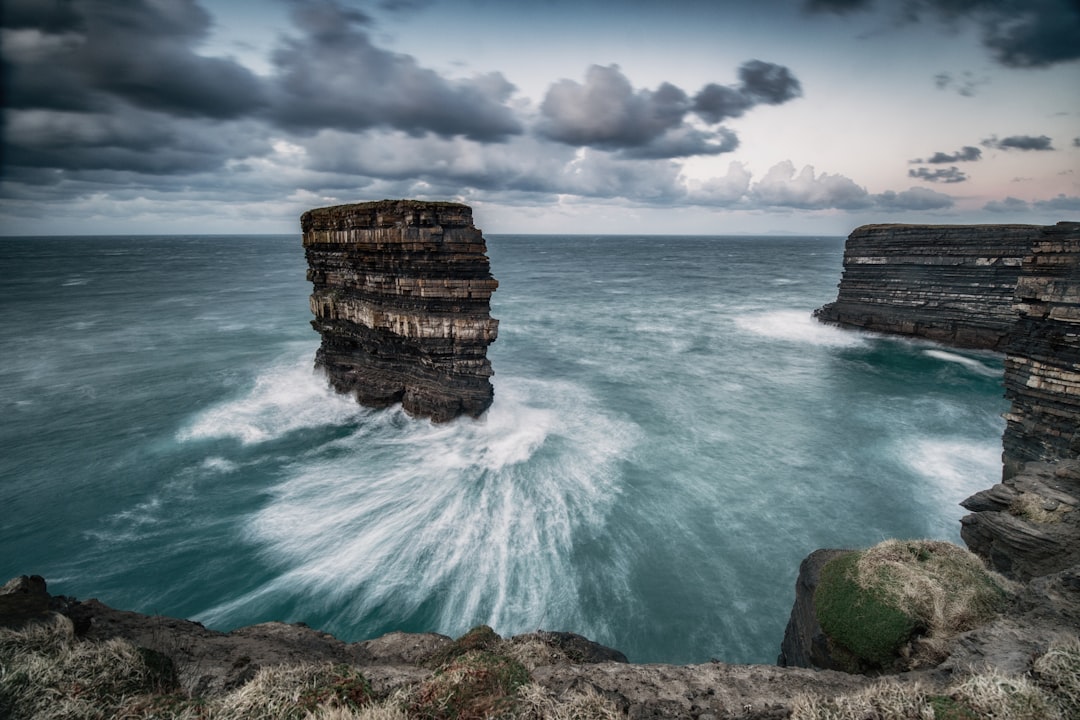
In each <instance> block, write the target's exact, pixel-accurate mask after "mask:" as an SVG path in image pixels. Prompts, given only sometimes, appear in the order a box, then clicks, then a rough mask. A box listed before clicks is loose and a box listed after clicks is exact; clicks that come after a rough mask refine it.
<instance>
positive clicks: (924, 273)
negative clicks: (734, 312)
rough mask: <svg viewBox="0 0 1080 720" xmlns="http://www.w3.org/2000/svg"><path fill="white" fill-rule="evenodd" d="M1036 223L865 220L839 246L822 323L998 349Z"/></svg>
mask: <svg viewBox="0 0 1080 720" xmlns="http://www.w3.org/2000/svg"><path fill="white" fill-rule="evenodd" d="M1041 232H1042V227H1040V226H1035V225H864V226H862V227H859V228H856V229H855V230H854V231H853V232H852V233H851V235H850V236H849V237H848V239H847V243H846V244H845V246H844V274H843V277H842V279H841V281H840V287H839V292H838V294H837V299H836V301H835V302H832V303H829V304H828V305H825V306H824V307H822V308H819V309H818V310H817V311H815V313H814V316H815V317H817V318H818V319H819V320H821V321H823V322H827V323H832V324H836V325H841V326H845V327H852V328H860V329H863V330H871V331H874V332H882V333H894V334H901V335H909V336H913V337H921V338H926V339H928V340H934V341H937V342H943V343H947V344H950V345H954V346H957V347H964V348H977V349H990V350H1002V349H1004V347H1005V344H1006V342H1007V338H1008V335H1009V332H1010V330H1011V329H1012V326H1013V324H1014V323H1015V321H1016V313H1015V311H1014V309H1013V292H1014V290H1015V288H1016V283H1017V278H1018V276H1019V274H1020V268H1021V264H1022V262H1023V259H1024V257H1025V256H1027V255H1028V254H1029V252H1030V249H1031V246H1032V243H1033V242H1034V241H1035V240H1036V238H1037V237H1038V236H1039V235H1040V233H1041Z"/></svg>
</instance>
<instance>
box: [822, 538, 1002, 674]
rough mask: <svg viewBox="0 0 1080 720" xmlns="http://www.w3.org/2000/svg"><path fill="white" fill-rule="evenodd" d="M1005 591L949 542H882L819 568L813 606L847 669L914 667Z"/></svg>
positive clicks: (997, 605) (980, 618)
mask: <svg viewBox="0 0 1080 720" xmlns="http://www.w3.org/2000/svg"><path fill="white" fill-rule="evenodd" d="M1008 587H1010V585H1009V583H1008V581H1007V580H1005V579H1004V578H1000V577H999V576H997V575H996V574H994V573H992V572H990V571H988V570H987V569H986V567H985V566H984V565H983V563H982V561H981V560H980V559H979V558H978V557H977V556H975V555H974V554H972V553H970V552H968V551H967V550H964V549H963V548H960V547H958V546H956V545H953V544H951V543H946V542H938V541H932V540H914V541H902V540H887V541H885V542H883V543H880V544H878V545H875V546H874V547H872V548H869V549H868V550H864V551H862V552H856V553H850V554H848V555H842V556H840V557H838V558H835V559H834V560H832V561H830V562H829V563H828V564H826V565H825V567H824V568H823V569H822V572H821V583H820V584H819V586H818V589H817V592H816V593H815V596H814V607H815V612H816V614H817V618H818V622H819V623H820V624H821V627H822V629H823V630H824V631H825V633H826V635H828V636H829V638H830V639H831V640H832V641H833V642H834V643H835V644H837V645H839V646H840V647H841V648H843V649H845V650H847V651H850V653H851V654H852V655H853V656H854V658H853V662H854V664H855V665H858V666H862V665H869V666H870V667H883V668H889V667H892V666H895V665H897V663H899V664H900V665H901V666H904V667H916V666H919V665H931V664H937V663H939V662H941V661H942V660H943V659H944V658H945V657H946V655H947V653H946V650H945V647H946V646H947V644H948V641H949V640H951V639H952V638H953V637H955V636H956V635H957V634H959V633H961V632H965V631H967V630H970V629H972V628H974V627H977V626H978V625H980V624H982V623H984V622H986V621H988V620H990V619H991V618H993V617H994V616H995V615H997V614H998V613H999V612H1000V611H1001V610H1002V609H1004V607H1005V605H1006V604H1007V601H1008V592H1007V588H1008ZM916 636H918V637H917V638H916Z"/></svg>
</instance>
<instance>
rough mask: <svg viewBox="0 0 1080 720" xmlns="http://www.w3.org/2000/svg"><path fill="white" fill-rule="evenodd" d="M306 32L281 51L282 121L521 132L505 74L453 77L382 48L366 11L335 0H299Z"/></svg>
mask: <svg viewBox="0 0 1080 720" xmlns="http://www.w3.org/2000/svg"><path fill="white" fill-rule="evenodd" d="M293 6H294V7H293V14H292V16H293V22H294V23H295V25H296V27H297V28H298V29H299V31H300V34H299V35H298V36H292V37H288V38H286V39H285V40H284V42H283V44H282V46H281V47H280V48H278V49H277V51H276V52H274V55H273V58H272V59H273V63H274V66H275V69H276V71H277V74H276V76H275V78H274V79H273V82H272V84H271V87H272V90H273V93H272V97H273V108H272V110H271V113H270V114H271V117H272V118H273V120H274V121H275V122H276V123H277V124H279V125H280V126H282V127H285V128H288V129H291V130H295V131H308V132H313V131H315V130H317V129H320V128H327V127H331V128H337V129H340V130H352V131H359V130H365V129H367V128H372V127H386V128H396V129H400V130H404V131H406V132H409V133H412V134H423V133H426V132H432V133H435V134H438V135H442V136H452V135H463V136H465V137H468V138H472V139H476V140H486V141H499V140H504V139H506V138H507V137H508V136H510V135H516V134H520V133H521V132H522V126H521V124H520V122H519V121H518V119H517V117H516V116H515V114H514V112H513V111H512V110H511V108H510V107H509V106H508V105H507V104H506V102H507V100H508V99H509V98H510V96H511V95H512V94H513V92H514V90H515V87H514V86H513V85H512V84H511V83H510V82H509V81H508V80H506V78H505V77H503V76H502V74H501V73H497V72H496V73H489V74H486V75H480V76H477V77H474V78H470V79H467V80H448V79H446V78H444V77H442V76H441V75H439V74H438V73H436V72H435V71H433V70H429V69H427V68H424V67H421V66H420V65H419V63H417V61H416V59H415V58H413V57H412V56H411V55H404V54H400V53H394V52H390V51H388V50H385V49H382V48H379V47H377V46H376V45H374V44H373V43H372V42H371V38H370V36H369V34H368V32H367V31H366V29H365V25H366V24H367V23H368V22H369V21H368V18H367V16H366V15H364V14H363V13H361V12H359V11H356V10H353V9H351V8H347V7H344V6H343V5H340V4H339V3H337V2H335V1H334V0H294V2H293Z"/></svg>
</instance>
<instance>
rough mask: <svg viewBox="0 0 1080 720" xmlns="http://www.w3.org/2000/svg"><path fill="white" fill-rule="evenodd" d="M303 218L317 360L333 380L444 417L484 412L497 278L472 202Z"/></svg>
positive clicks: (367, 397) (384, 401)
mask: <svg viewBox="0 0 1080 720" xmlns="http://www.w3.org/2000/svg"><path fill="white" fill-rule="evenodd" d="M300 224H301V228H302V230H303V234H304V240H303V242H304V251H305V254H306V256H307V262H308V268H309V269H308V279H309V280H310V281H311V282H312V283H313V285H314V291H313V292H312V295H311V311H312V313H314V315H315V320H313V321H312V326H313V327H314V328H315V330H317V331H318V332H319V334H320V335H321V336H322V344H321V346H320V347H319V350H318V352H317V353H316V355H315V365H316V367H319V368H322V369H324V370H325V371H326V374H327V376H328V378H329V380H330V384H331V386H333V387H334V389H335V390H337V391H338V392H341V393H347V394H351V395H353V396H355V397H356V399H357V401H358V402H360V403H361V404H363V405H367V406H371V407H388V406H390V405H394V404H396V403H399V402H400V403H401V404H402V405H403V406H404V409H405V411H406V412H408V413H409V414H410V415H414V416H419V417H428V418H431V419H432V420H434V421H436V422H445V421H448V420H452V419H454V418H455V417H458V416H460V415H469V416H472V417H479V416H480V415H482V414H483V413H484V411H485V410H487V409H488V407H490V405H491V403H492V400H493V399H494V390H493V388H492V386H491V380H490V378H491V375H492V369H491V363H490V361H489V360H488V359H487V347H488V345H490V344H491V343H492V342H494V341H495V338H496V336H497V335H498V321H497V320H495V319H493V318H492V317H491V313H490V299H491V294H492V293H493V292H494V291H495V288H496V287H498V282H497V281H496V280H495V279H494V278H493V277H492V276H491V270H490V264H489V262H488V258H487V254H486V253H487V248H486V245H485V242H484V237H483V235H482V234H481V232H480V230H479V229H477V228H476V227H475V226H474V225H473V221H472V210H471V209H470V208H469V207H468V206H466V205H461V204H457V203H445V202H420V201H416V200H382V201H378V202H369V203H359V204H354V205H339V206H336V207H325V208H319V209H316V210H309V211H308V212H306V213H304V214H303V216H302V217H301V220H300Z"/></svg>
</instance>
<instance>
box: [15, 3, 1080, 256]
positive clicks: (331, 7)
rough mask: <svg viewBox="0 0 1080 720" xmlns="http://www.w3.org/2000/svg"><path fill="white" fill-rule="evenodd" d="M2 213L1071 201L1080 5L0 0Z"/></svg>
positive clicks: (125, 216)
mask: <svg viewBox="0 0 1080 720" xmlns="http://www.w3.org/2000/svg"><path fill="white" fill-rule="evenodd" d="M0 8H2V14H0V33H2V35H0V55H2V61H3V68H2V70H3V75H2V79H3V104H4V106H3V121H2V125H0V132H2V136H3V152H2V155H0V235H56V234H188V233H293V232H298V228H299V217H300V214H301V213H302V212H303V211H304V210H307V209H310V208H313V207H321V206H325V205H336V204H342V203H348V202H360V201H367V200H379V199H383V198H399V197H401V198H405V197H407V198H421V199H430V200H452V201H458V202H464V203H467V204H469V205H471V206H472V207H473V214H474V218H475V220H476V222H477V224H478V225H479V226H480V227H481V228H482V229H483V230H484V231H485V232H487V233H585V234H601V233H611V234H622V233H656V234H706V235H729V234H797V235H823V234H824V235H846V234H848V233H849V232H850V231H851V230H852V229H853V228H855V227H857V226H858V225H861V224H864V223H868V222H917V223H926V222H930V223H999V222H1000V223H1053V222H1057V221H1059V220H1064V219H1071V220H1076V219H1080V177H1078V173H1080V2H1077V0H887V1H886V0H877V1H875V0H752V1H750V2H718V1H715V0H664V1H663V2H660V1H659V0H528V1H524V0H363V1H361V0H0Z"/></svg>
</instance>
